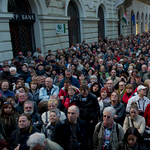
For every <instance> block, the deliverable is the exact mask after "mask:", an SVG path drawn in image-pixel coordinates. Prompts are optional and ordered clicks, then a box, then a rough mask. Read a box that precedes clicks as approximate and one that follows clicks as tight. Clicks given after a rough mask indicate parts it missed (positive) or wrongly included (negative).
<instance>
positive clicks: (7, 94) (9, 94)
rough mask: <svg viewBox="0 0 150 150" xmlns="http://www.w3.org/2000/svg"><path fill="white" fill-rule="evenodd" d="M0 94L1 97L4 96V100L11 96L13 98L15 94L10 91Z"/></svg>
mask: <svg viewBox="0 0 150 150" xmlns="http://www.w3.org/2000/svg"><path fill="white" fill-rule="evenodd" d="M0 93H2V95H3V96H5V97H6V98H7V97H8V96H13V97H15V94H14V93H13V92H12V91H10V90H7V91H5V92H3V91H0Z"/></svg>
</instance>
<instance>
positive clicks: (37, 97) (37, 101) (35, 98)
mask: <svg viewBox="0 0 150 150" xmlns="http://www.w3.org/2000/svg"><path fill="white" fill-rule="evenodd" d="M39 91H40V90H39V89H37V90H36V92H35V93H34V94H33V93H32V92H31V91H30V92H29V94H30V96H31V100H32V101H34V102H36V103H39V102H40V99H39Z"/></svg>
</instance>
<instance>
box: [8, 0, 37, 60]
mask: <svg viewBox="0 0 150 150" xmlns="http://www.w3.org/2000/svg"><path fill="white" fill-rule="evenodd" d="M8 11H9V12H13V13H14V16H15V19H14V18H12V19H10V23H9V26H10V33H11V42H12V48H13V55H14V57H16V56H17V55H18V53H19V52H23V55H25V56H26V55H27V52H28V51H31V52H32V53H33V52H34V51H35V39H34V30H33V23H34V21H33V18H31V17H32V16H33V15H34V14H32V11H31V8H30V5H29V2H28V0H23V1H20V0H8ZM22 16H26V18H25V17H24V20H23V19H21V18H22ZM34 17H35V16H34ZM34 20H35V18H34Z"/></svg>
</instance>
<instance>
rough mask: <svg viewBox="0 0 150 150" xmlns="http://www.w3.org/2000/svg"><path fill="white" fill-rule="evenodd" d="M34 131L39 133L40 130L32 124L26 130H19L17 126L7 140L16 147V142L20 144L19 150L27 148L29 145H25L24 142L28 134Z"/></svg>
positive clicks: (27, 149)
mask: <svg viewBox="0 0 150 150" xmlns="http://www.w3.org/2000/svg"><path fill="white" fill-rule="evenodd" d="M35 132H39V133H40V131H39V130H38V129H37V128H35V127H33V126H30V127H29V128H28V129H27V130H26V131H21V130H20V128H18V129H17V130H15V131H13V132H12V134H11V138H10V140H9V144H10V146H12V147H13V148H16V147H17V146H18V144H20V148H19V149H20V150H29V148H30V147H28V146H27V143H26V142H27V140H28V138H29V136H30V135H31V134H33V133H35Z"/></svg>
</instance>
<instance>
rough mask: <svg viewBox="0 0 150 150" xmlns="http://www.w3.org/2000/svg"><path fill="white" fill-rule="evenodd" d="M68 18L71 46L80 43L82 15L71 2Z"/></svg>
mask: <svg viewBox="0 0 150 150" xmlns="http://www.w3.org/2000/svg"><path fill="white" fill-rule="evenodd" d="M68 16H70V20H69V21H68V30H69V43H70V45H71V43H74V44H75V43H80V42H81V35H80V15H79V11H78V8H77V5H76V3H75V2H74V1H70V2H69V6H68Z"/></svg>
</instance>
